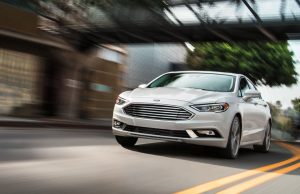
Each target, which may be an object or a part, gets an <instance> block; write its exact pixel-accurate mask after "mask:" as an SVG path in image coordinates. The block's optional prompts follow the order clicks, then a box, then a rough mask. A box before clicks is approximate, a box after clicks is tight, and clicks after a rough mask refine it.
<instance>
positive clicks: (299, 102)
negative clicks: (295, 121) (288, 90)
mask: <svg viewBox="0 0 300 194" xmlns="http://www.w3.org/2000/svg"><path fill="white" fill-rule="evenodd" d="M292 104H293V107H294V109H295V110H296V111H297V112H300V98H295V99H293V100H292Z"/></svg>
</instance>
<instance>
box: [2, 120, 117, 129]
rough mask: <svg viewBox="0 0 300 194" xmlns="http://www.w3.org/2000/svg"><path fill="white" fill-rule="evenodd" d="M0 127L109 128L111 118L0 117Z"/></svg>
mask: <svg viewBox="0 0 300 194" xmlns="http://www.w3.org/2000/svg"><path fill="white" fill-rule="evenodd" d="M0 127H18V128H19V127H21V128H51V127H59V128H77V129H78V128H86V129H104V130H110V129H111V120H109V119H107V120H106V119H105V120H104V119H103V120H64V119H54V118H37V119H30V118H28V119H27V118H16V117H0Z"/></svg>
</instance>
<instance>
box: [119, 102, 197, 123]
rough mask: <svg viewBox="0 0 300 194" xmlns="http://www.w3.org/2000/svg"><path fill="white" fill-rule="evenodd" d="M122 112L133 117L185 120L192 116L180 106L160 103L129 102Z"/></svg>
mask: <svg viewBox="0 0 300 194" xmlns="http://www.w3.org/2000/svg"><path fill="white" fill-rule="evenodd" d="M124 112H125V113H126V114H128V115H131V116H134V117H141V118H150V119H162V120H187V119H189V118H191V117H192V116H193V114H192V113H190V112H189V111H187V110H185V109H183V108H181V107H177V106H169V105H161V104H130V105H128V106H126V107H125V108H124Z"/></svg>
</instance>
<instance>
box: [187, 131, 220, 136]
mask: <svg viewBox="0 0 300 194" xmlns="http://www.w3.org/2000/svg"><path fill="white" fill-rule="evenodd" d="M193 131H194V133H195V134H196V135H197V136H198V137H221V135H220V133H219V132H218V131H216V130H215V129H195V130H193Z"/></svg>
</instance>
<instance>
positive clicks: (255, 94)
mask: <svg viewBox="0 0 300 194" xmlns="http://www.w3.org/2000/svg"><path fill="white" fill-rule="evenodd" d="M260 97H261V94H260V92H259V91H257V90H248V91H246V92H245V94H244V96H243V99H244V100H245V101H247V100H249V99H251V98H260Z"/></svg>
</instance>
